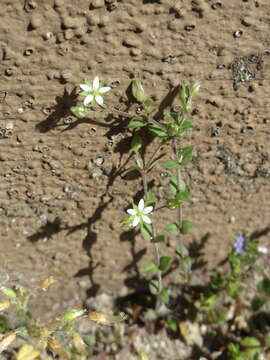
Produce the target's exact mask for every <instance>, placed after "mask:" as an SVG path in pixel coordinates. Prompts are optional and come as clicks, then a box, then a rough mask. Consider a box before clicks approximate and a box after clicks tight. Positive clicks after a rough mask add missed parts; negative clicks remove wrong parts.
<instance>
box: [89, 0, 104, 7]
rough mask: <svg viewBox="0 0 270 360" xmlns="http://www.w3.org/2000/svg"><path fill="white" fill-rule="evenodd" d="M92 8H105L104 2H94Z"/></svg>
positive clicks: (99, 0) (96, 0) (102, 0)
mask: <svg viewBox="0 0 270 360" xmlns="http://www.w3.org/2000/svg"><path fill="white" fill-rule="evenodd" d="M90 6H91V8H93V9H98V8H101V7H103V6H104V0H92V1H91V4H90Z"/></svg>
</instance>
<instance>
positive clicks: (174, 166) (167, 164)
mask: <svg viewBox="0 0 270 360" xmlns="http://www.w3.org/2000/svg"><path fill="white" fill-rule="evenodd" d="M163 166H164V167H165V169H180V167H181V165H180V164H178V163H177V162H176V161H174V160H167V161H165V162H164V163H163Z"/></svg>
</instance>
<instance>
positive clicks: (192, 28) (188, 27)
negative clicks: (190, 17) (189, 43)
mask: <svg viewBox="0 0 270 360" xmlns="http://www.w3.org/2000/svg"><path fill="white" fill-rule="evenodd" d="M194 29H195V25H186V26H185V30H186V31H189V32H190V31H192V30H194Z"/></svg>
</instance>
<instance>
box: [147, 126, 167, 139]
mask: <svg viewBox="0 0 270 360" xmlns="http://www.w3.org/2000/svg"><path fill="white" fill-rule="evenodd" d="M148 129H149V130H150V131H151V132H152V133H153V134H154V135H157V136H158V137H160V138H162V139H165V138H167V137H168V135H167V133H166V132H165V131H164V130H163V129H162V128H161V127H158V126H155V125H151V124H149V125H148Z"/></svg>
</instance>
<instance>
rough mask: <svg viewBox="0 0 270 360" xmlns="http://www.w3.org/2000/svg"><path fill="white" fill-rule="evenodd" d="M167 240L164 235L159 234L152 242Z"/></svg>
mask: <svg viewBox="0 0 270 360" xmlns="http://www.w3.org/2000/svg"><path fill="white" fill-rule="evenodd" d="M165 240H166V239H165V236H164V235H158V236H156V237H155V238H154V239H151V243H163V242H165Z"/></svg>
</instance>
